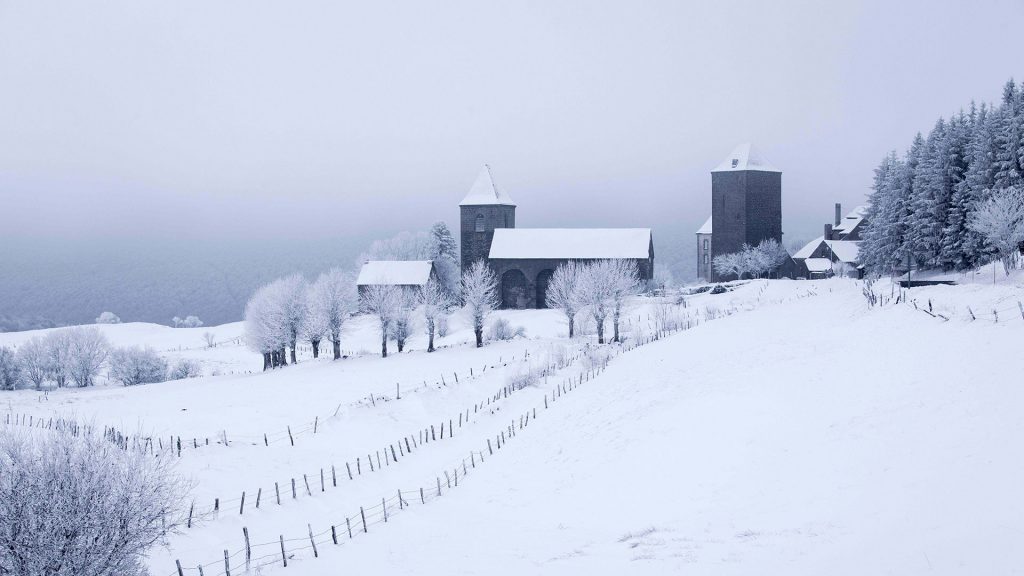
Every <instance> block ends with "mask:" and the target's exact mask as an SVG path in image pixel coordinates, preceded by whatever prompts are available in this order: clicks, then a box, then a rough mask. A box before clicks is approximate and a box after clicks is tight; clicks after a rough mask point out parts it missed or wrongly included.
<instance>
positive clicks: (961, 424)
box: [0, 279, 1024, 576]
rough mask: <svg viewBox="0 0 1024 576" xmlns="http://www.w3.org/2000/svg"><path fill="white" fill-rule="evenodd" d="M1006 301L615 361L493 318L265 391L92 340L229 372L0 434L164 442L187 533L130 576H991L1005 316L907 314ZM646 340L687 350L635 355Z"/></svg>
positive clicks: (670, 307) (736, 328)
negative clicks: (89, 429) (78, 424)
mask: <svg viewBox="0 0 1024 576" xmlns="http://www.w3.org/2000/svg"><path fill="white" fill-rule="evenodd" d="M1018 282H1019V279H1011V280H1009V281H1006V282H1004V283H1002V284H1000V285H999V286H997V287H995V288H991V287H988V288H986V287H984V286H982V285H981V284H976V285H971V286H953V287H950V286H937V287H929V288H921V289H918V288H915V289H914V290H912V291H911V293H910V295H911V298H912V300H911V302H915V303H917V304H918V309H915V308H914V306H913V304H907V303H900V304H891V303H890V304H887V305H885V306H883V307H874V308H871V307H869V306H868V305H867V302H866V299H865V298H864V296H863V295H862V293H861V291H862V284H861V283H858V282H854V281H848V280H834V281H820V282H790V281H772V282H766V281H758V282H749V283H746V284H744V285H742V286H739V287H738V288H736V289H735V290H734V291H732V292H729V293H726V294H719V295H712V294H706V293H705V294H698V295H694V296H690V297H688V299H687V305H686V307H681V306H676V305H674V304H672V303H659V302H655V301H651V300H649V299H640V300H638V301H637V302H636V303H635V306H634V308H633V309H632V310H631V312H630V321H629V324H630V325H629V328H628V330H627V333H628V334H629V335H630V337H631V339H630V341H629V342H628V343H627V344H626V346H624V347H622V348H615V347H604V348H600V349H599V348H598V347H596V346H594V345H593V344H592V343H591V340H590V338H589V337H587V336H585V337H582V338H577V339H576V340H574V341H572V342H570V341H568V340H567V339H565V337H564V333H565V328H564V323H563V321H562V320H561V319H560V318H559V316H558V313H556V312H553V311H521V312H520V311H510V312H503V313H501V315H502V316H504V317H506V318H508V319H510V321H511V322H512V323H513V324H514V325H522V326H525V327H526V331H527V336H528V337H527V338H525V339H523V338H520V339H516V340H513V341H510V342H502V343H492V344H489V345H488V346H486V347H484V348H482V349H475V348H472V347H470V346H468V345H466V343H467V342H468V341H469V338H470V336H471V335H470V333H469V330H467V328H466V326H465V323H464V321H462V320H460V319H458V318H457V319H456V320H455V321H453V332H452V334H451V335H450V336H449V337H448V338H447V339H443V340H442V342H441V343H442V345H443V346H445V347H444V348H442V349H441V350H440V351H438V352H437V353H434V354H426V353H424V352H422V351H421V350H422V345H421V344H422V343H421V342H419V341H418V340H414V341H413V342H412V344H411V346H412V348H413V349H414V351H413V352H410V353H406V354H400V355H395V356H394V357H391V358H387V359H380V358H376V357H374V356H373V355H370V354H366V355H360V354H357V355H356V356H355V357H353V358H350V359H347V360H343V361H340V362H330V361H326V360H319V361H306V360H302V361H300V363H299V365H297V366H292V367H289V368H287V369H284V370H278V371H275V372H272V373H266V374H244V373H240V372H242V371H243V367H244V369H245V370H252V369H253V368H254V367H258V357H257V356H256V355H254V354H252V353H251V352H247V351H245V350H244V348H242V347H241V346H240V345H228V344H224V345H221V346H218V347H216V348H212V349H202V339H201V333H202V331H203V330H204V329H198V330H197V331H196V333H194V334H188V333H187V332H186V331H184V330H182V329H166V328H163V329H158V328H161V327H153V326H147V325H116V326H103V327H102V329H103V330H104V332H105V333H106V334H107V336H108V338H110V339H111V340H112V341H115V342H116V343H135V344H148V345H151V346H153V347H155V348H158V349H160V350H173V351H174V352H173V353H180V354H186V353H187V354H195V355H197V357H199V355H205V356H204V357H205V360H204V362H208V363H210V364H209V365H211V366H212V365H213V363H215V362H222V363H223V364H222V365H223V366H236V367H237V368H238V370H237V372H239V373H236V374H229V373H226V372H222V374H223V375H221V376H216V377H214V376H207V377H204V378H199V379H193V380H187V381H180V382H168V383H163V384H155V385H147V386H138V387H133V388H121V387H115V386H101V387H97V388H96V389H90V390H63V391H58V392H53V393H50V394H48V395H42V394H40V393H37V392H33V391H27V390H26V391H18V392H14V393H3V395H2V396H0V400H2V401H3V404H4V406H3V408H4V409H5V411H4V412H0V418H5V417H6V415H7V413H8V412H10V413H11V414H12V415H13V417H14V418H15V419H16V420H17V419H19V418H22V416H21V415H24V414H30V415H32V418H33V419H34V420H36V419H39V418H43V419H47V418H50V417H52V416H53V415H54V414H65V415H66V414H69V413H73V414H74V415H75V417H77V418H79V419H84V420H91V421H93V422H95V424H97V425H112V426H117V427H118V428H121V429H126V430H129V431H132V430H136V429H138V430H141V431H142V433H143V434H145V435H149V434H153V438H154V445H155V446H156V448H157V449H159V447H160V446H164V447H165V448H169V447H170V445H172V443H174V442H177V440H179V439H180V440H181V442H182V444H183V447H182V450H181V453H180V457H179V462H178V469H179V471H180V472H181V473H183V474H186V475H188V476H190V477H191V478H193V480H194V481H195V488H194V490H193V493H192V494H191V495H190V496H189V497H188V498H187V499H186V500H185V501H184V502H183V509H184V512H183V513H188V510H189V509H190V508H192V516H193V525H192V527H191V528H184V529H183V530H182V532H181V533H180V534H177V535H172V536H171V537H170V539H169V547H168V548H166V549H158V550H155V551H154V553H153V554H152V557H151V558H150V566H151V568H152V571H153V573H154V574H155V575H157V576H162V575H168V576H171V575H172V574H177V571H176V565H175V560H180V561H181V564H182V568H183V572H184V573H186V574H198V573H199V572H198V570H197V569H196V568H195V567H196V566H197V565H199V564H202V565H203V567H204V574H205V575H213V574H219V573H224V571H225V570H224V568H225V566H224V551H225V550H228V551H229V563H230V566H231V567H232V574H236V573H244V565H245V540H244V534H243V528H245V529H246V531H247V533H248V535H249V538H250V545H251V558H250V563H251V564H252V565H253V566H254V568H253V573H260V574H288V573H290V572H289V570H291V571H294V572H295V573H300V574H324V575H327V574H338V573H339V572H346V571H371V570H373V571H383V572H385V573H394V574H414V573H415V574H442V573H444V574H448V573H459V574H510V575H511V574H524V573H526V574H536V573H541V574H575V573H594V574H619V573H630V574H633V573H641V574H666V573H679V572H683V571H686V572H688V573H695V574H751V573H787V574H820V573H830V574H832V573H841V574H865V573H870V574H876V573H898V574H906V573H938V574H980V573H989V574H991V573H1007V572H1010V571H1012V569H1013V568H1014V567H1016V566H1019V565H1021V563H1022V561H1024V557H1022V556H1021V555H1020V554H1019V553H1018V552H1016V551H1015V550H1016V546H1015V544H1016V542H1017V541H1019V540H1020V538H1021V537H1022V535H1024V534H1022V532H1024V529H1022V527H1021V524H1020V521H1019V518H1020V517H1021V516H1022V513H1024V505H1022V504H1021V502H1020V499H1019V498H1013V497H1012V495H1013V494H1015V493H1016V486H1017V485H1018V484H1020V482H1021V480H1022V466H1021V464H1020V463H1019V458H1018V456H1017V454H1016V452H1015V451H1013V450H1012V449H1011V447H1012V446H1014V445H1015V441H1016V440H1017V439H1019V438H1021V437H1022V433H1024V423H1022V422H1021V420H1020V418H1019V414H1020V413H1021V412H1022V410H1024V393H1022V392H1021V391H1020V390H1018V389H1017V387H1015V386H1014V385H1013V383H1014V382H1015V380H1016V379H1019V374H1020V372H1021V364H1020V362H1021V361H1020V359H1019V354H1018V348H1019V342H1021V341H1022V340H1021V339H1022V337H1024V319H1022V318H1021V316H1019V315H1018V316H1016V317H1013V316H1007V315H1004V316H1002V317H1001V318H1000V321H999V322H995V321H994V319H992V318H984V317H981V318H980V319H977V320H974V321H972V320H970V319H969V318H964V317H962V315H953V314H951V315H950V316H951V317H950V319H949V320H948V321H947V320H944V319H943V318H942V317H939V316H937V315H935V310H936V309H938V308H939V307H943V309H944V310H950V311H957V310H964V309H965V306H971V307H972V309H975V310H976V309H985V308H995V309H998V308H1007V307H1008V306H1010V305H1011V304H1012V300H1013V295H1014V294H1020V293H1021V291H1020V290H1021V288H1020V286H1019V285H1018ZM882 284H883V283H882V282H879V283H877V284H876V286H875V290H876V291H877V292H879V293H883V292H884V291H885V290H888V288H889V287H888V285H886V286H883V285H882ZM929 299H930V300H932V301H933V302H932V308H933V311H932V313H925V312H923V311H922V310H921V309H922V308H924V307H926V306H927V303H926V302H927V301H928V300H929ZM665 319H668V321H667V322H666V324H669V325H674V323H676V322H678V323H682V324H683V325H687V326H692V328H690V329H688V330H682V331H678V332H674V331H672V332H671V333H665V334H664V335H663V337H662V338H660V339H653V338H654V337H655V336H656V335H658V333H659V332H658V327H659V326H658V324H659V321H665ZM209 330H213V331H216V330H221V331H222V332H221V333H219V334H218V338H223V339H224V340H225V341H227V340H230V339H231V338H233V337H234V338H237V337H238V335H240V333H241V327H240V325H237V324H235V325H226V326H223V327H216V328H212V329H209ZM165 331H166V332H165ZM232 335H234V336H232ZM2 337H4V338H8V339H10V338H12V337H14V335H2ZM20 337H22V338H23V337H24V335H21V336H20ZM347 337H348V338H349V341H350V342H351V347H352V348H353V349H355V350H357V351H358V350H359V349H361V348H366V349H368V350H372V349H373V347H372V346H373V343H374V341H375V338H376V335H375V334H374V333H373V329H372V326H371V325H370V323H369V322H368V321H365V322H364V321H363V320H361V321H360V322H359V323H357V324H356V325H355V326H354V330H353V332H352V333H351V334H349V335H348V336H347ZM193 340H194V343H193V344H191V345H192V346H195V347H197V348H199V349H197V350H192V351H189V350H185V349H184V348H187V347H188V346H189V345H190V344H189V343H190V342H192V341H193ZM364 342H365V344H364ZM5 343H7V344H13V343H16V342H14V341H11V340H8V341H6V342H5V341H3V340H0V345H2V344H5ZM638 344H643V345H640V346H637V345H638ZM346 346H349V344H346ZM177 347H182V350H181V351H180V352H179V351H177V350H175V349H176V348H177ZM599 350H612V352H611V356H609V357H608V358H607V360H608V362H607V367H606V368H603V367H604V366H605V352H600V351H599ZM218 358H219V359H218ZM300 360H301V359H300ZM541 370H546V374H545V375H544V376H541V377H539V378H538V379H537V380H536V381H535V382H534V383H533V384H532V385H530V386H527V387H525V388H523V389H521V390H515V389H512V388H510V384H511V383H513V382H515V381H521V380H522V379H523V377H524V375H525V374H527V373H528V372H531V371H532V372H533V373H534V374H539V373H540V371H541ZM399 395H400V396H401V398H400V399H399ZM0 421H3V420H0ZM442 430H443V432H442ZM207 442H208V444H207ZM499 446H500V448H499ZM392 450H394V452H392ZM392 454H394V456H391V455H392ZM371 463H372V466H373V469H372V471H371V469H370V465H371ZM350 471H351V474H352V477H353V479H351V480H350V479H349V473H350ZM321 474H323V476H321ZM321 478H323V484H322V485H321ZM293 481H294V484H293V483H292V482H293ZM307 482H308V486H309V488H308V492H307ZM293 486H294V496H293ZM321 486H323V487H322V488H321ZM420 489H422V490H423V492H422V493H421V492H420ZM243 492H244V497H243ZM439 492H440V494H441V496H440V497H438V496H437V494H438V493H439ZM278 494H279V497H280V503H278ZM399 494H401V496H399ZM243 498H244V503H243ZM421 498H422V502H424V503H421ZM257 499H259V507H258V508H257ZM382 501H383V502H384V505H383V506H382V505H381V502H382ZM215 507H216V511H214V508H215ZM361 508H362V514H361V513H360V509H361ZM385 510H386V511H387V512H386V513H387V515H388V517H387V520H386V521H385V518H384V514H385ZM364 517H365V518H366V522H367V528H366V532H365V533H364V532H363V525H362V521H363V518H364ZM346 520H348V524H346ZM332 526H333V527H334V534H333V535H332V532H331V528H332ZM349 527H351V528H352V529H353V537H352V538H351V539H349V533H348V529H349ZM310 532H312V534H313V537H312V540H311V539H310ZM335 536H336V537H337V538H338V542H339V543H338V544H337V545H335V544H334V537H335ZM282 537H283V541H284V542H283V546H284V548H285V550H286V552H285V556H286V557H287V560H288V568H283V567H282V566H281V546H282V543H281V540H282ZM313 543H315V545H316V546H317V551H316V556H315V555H314V551H313ZM256 565H260V566H261V567H260V568H259V569H256V568H255V566H256ZM296 569H297V571H296Z"/></svg>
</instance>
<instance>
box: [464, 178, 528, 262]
mask: <svg viewBox="0 0 1024 576" xmlns="http://www.w3.org/2000/svg"><path fill="white" fill-rule="evenodd" d="M459 212H461V214H460V218H459V228H460V234H459V236H460V239H461V241H462V242H461V244H462V269H463V270H466V269H468V268H469V266H472V265H473V263H474V262H476V261H477V260H487V258H488V256H489V254H490V251H491V241H492V240H493V239H494V230H495V229H496V228H515V227H516V204H515V202H513V201H512V198H510V197H509V196H508V194H506V193H505V191H504V190H502V189H501V188H499V187H498V186H497V185H496V184H495V183H494V176H493V175H492V174H491V167H490V166H488V165H486V164H484V167H483V168H482V169H481V170H480V174H479V175H478V176H477V178H476V182H474V183H473V187H472V188H470V189H469V193H468V194H466V197H465V198H463V199H462V202H459Z"/></svg>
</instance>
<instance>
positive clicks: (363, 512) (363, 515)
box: [359, 506, 366, 534]
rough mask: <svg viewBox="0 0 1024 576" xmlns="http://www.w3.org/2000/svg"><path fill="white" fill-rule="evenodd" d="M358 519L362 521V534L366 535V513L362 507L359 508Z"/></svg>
mask: <svg viewBox="0 0 1024 576" xmlns="http://www.w3.org/2000/svg"><path fill="white" fill-rule="evenodd" d="M359 517H360V518H362V519H363V534H366V511H365V510H363V507H362V506H360V507H359Z"/></svg>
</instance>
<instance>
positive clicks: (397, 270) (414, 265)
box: [356, 260, 437, 296]
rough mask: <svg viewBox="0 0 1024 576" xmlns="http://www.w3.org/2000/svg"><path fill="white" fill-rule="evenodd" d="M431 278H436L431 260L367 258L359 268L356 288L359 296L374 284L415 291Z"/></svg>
mask: <svg viewBox="0 0 1024 576" xmlns="http://www.w3.org/2000/svg"><path fill="white" fill-rule="evenodd" d="M431 279H434V280H437V271H436V270H435V269H434V262H433V261H431V260H368V261H366V262H365V263H364V264H363V267H362V268H361V269H360V270H359V277H358V278H356V288H357V289H358V291H359V295H360V296H362V295H363V293H364V292H365V291H366V289H367V288H368V287H370V286H374V285H378V286H379V285H390V286H398V287H400V288H404V289H407V290H410V291H417V290H419V289H421V288H422V287H423V285H424V284H426V283H427V281H428V280H431Z"/></svg>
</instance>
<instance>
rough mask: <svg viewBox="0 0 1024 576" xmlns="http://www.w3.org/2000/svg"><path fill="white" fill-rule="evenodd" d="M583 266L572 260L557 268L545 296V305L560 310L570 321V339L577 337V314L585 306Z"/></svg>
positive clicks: (549, 281)
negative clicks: (582, 292)
mask: <svg viewBox="0 0 1024 576" xmlns="http://www.w3.org/2000/svg"><path fill="white" fill-rule="evenodd" d="M582 272H583V265H581V264H580V263H578V262H576V261H575V260H570V261H568V262H565V263H563V264H561V265H559V266H558V268H555V272H554V273H553V274H552V275H551V279H550V280H548V289H547V292H545V294H544V305H545V306H547V307H548V308H551V309H553V310H560V311H561V312H562V314H565V318H566V320H568V321H569V338H572V337H574V336H575V331H576V330H575V328H576V314H577V313H578V312H579V311H580V308H581V307H582V306H583V303H582V294H581V293H580V291H581V288H582V286H581V283H580V277H581V274H582Z"/></svg>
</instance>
